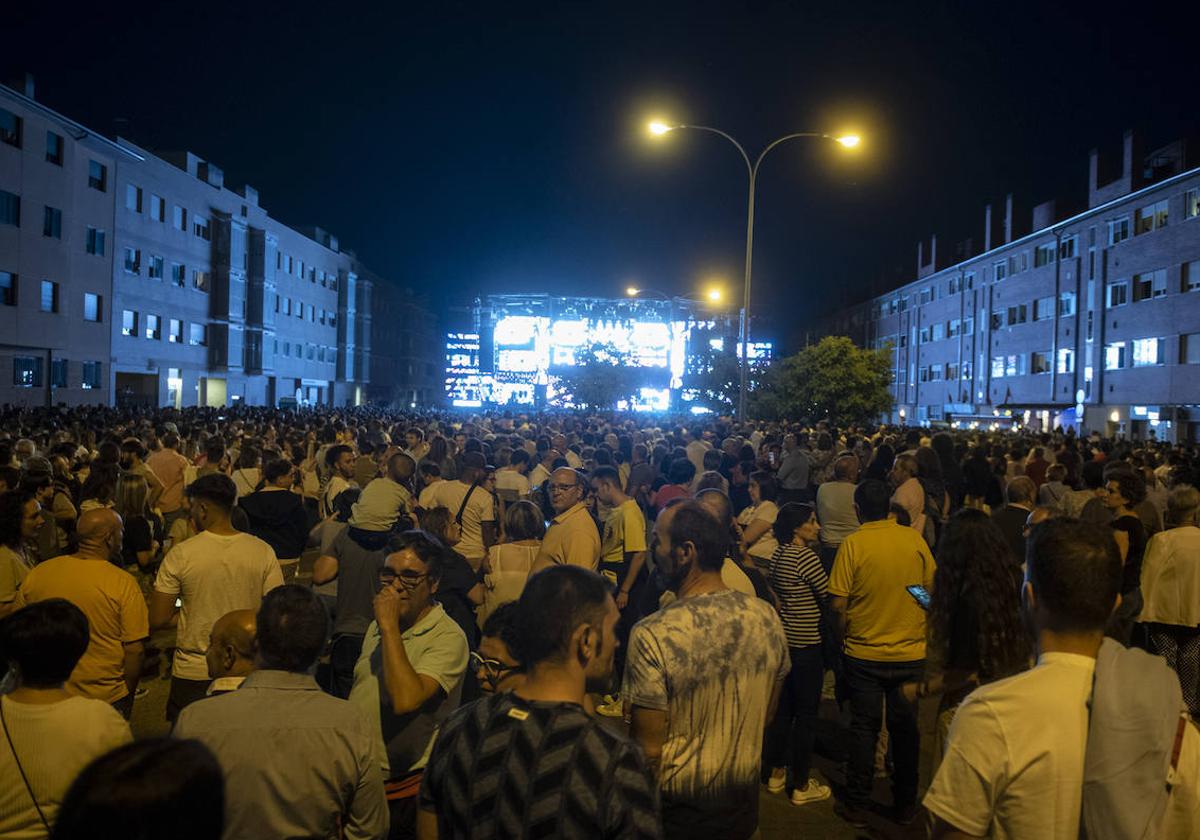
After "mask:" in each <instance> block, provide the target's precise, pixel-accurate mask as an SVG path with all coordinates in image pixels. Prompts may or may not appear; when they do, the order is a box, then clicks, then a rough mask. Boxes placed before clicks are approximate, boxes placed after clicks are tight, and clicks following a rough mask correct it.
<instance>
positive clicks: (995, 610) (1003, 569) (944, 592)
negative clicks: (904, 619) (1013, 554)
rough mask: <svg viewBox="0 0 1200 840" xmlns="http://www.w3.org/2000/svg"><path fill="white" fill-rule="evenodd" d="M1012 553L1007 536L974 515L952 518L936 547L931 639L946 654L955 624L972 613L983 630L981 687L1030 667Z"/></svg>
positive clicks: (975, 512)
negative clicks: (983, 683) (959, 618)
mask: <svg viewBox="0 0 1200 840" xmlns="http://www.w3.org/2000/svg"><path fill="white" fill-rule="evenodd" d="M1009 552H1010V549H1009V546H1008V542H1007V540H1005V538H1004V534H1003V532H1001V531H1000V529H999V528H998V527H997V526H996V524H995V523H994V522H992V521H991V519H990V518H989V517H988V516H987V514H985V513H983V512H982V511H978V510H973V509H964V510H961V511H959V512H958V513H956V514H954V516H952V517H951V518H950V520H949V521H948V522H947V523H946V525H945V528H944V529H943V531H942V538H941V541H940V542H939V544H938V552H937V571H936V572H935V573H934V576H933V593H932V599H931V602H930V605H929V628H930V639H931V641H932V644H933V645H934V646H935V647H936V648H938V649H940V650H941V651H942V652H943V654H945V653H947V652H948V651H949V647H950V644H951V641H952V640H951V636H952V634H953V632H954V626H955V623H956V618H958V617H960V615H961V612H962V611H964V610H965V611H967V612H969V613H973V614H974V616H975V619H976V621H977V622H978V629H979V635H978V638H977V639H976V640H975V646H976V647H977V649H978V656H979V661H978V663H977V666H978V673H979V678H980V681H981V682H987V681H990V680H995V679H999V678H1001V677H1006V676H1009V675H1011V674H1015V673H1017V672H1018V671H1022V670H1024V669H1025V668H1026V667H1027V665H1028V663H1029V652H1030V639H1029V636H1028V634H1027V633H1026V630H1025V626H1024V624H1023V623H1022V621H1021V608H1020V591H1021V580H1020V569H1019V568H1017V567H1016V566H1014V565H1013V563H1012V561H1011V559H1010V554H1009ZM954 641H956V642H960V641H968V640H954Z"/></svg>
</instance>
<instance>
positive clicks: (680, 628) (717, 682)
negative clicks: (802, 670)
mask: <svg viewBox="0 0 1200 840" xmlns="http://www.w3.org/2000/svg"><path fill="white" fill-rule="evenodd" d="M790 667H791V664H790V661H789V659H788V649H787V638H786V637H785V636H784V632H783V625H782V624H781V623H780V621H779V616H778V615H776V614H775V610H774V609H772V608H771V606H770V605H768V604H767V603H766V602H765V601H762V600H760V599H758V598H755V597H753V596H751V595H746V594H744V593H741V592H734V591H732V590H724V591H721V592H716V593H713V594H710V595H697V596H694V597H691V598H684V599H683V600H681V601H675V602H674V603H672V604H670V605H668V606H666V607H664V608H663V609H661V610H659V611H658V612H656V613H653V614H652V615H649V616H647V617H646V618H644V619H642V620H641V621H639V622H638V623H637V624H636V625H634V628H633V632H632V634H631V635H630V638H629V653H628V654H627V658H626V662H625V683H624V686H623V687H622V689H621V694H622V696H623V697H626V698H627V699H628V700H629V702H630V703H632V704H633V705H634V706H641V707H642V708H645V709H653V710H656V711H665V712H667V733H666V738H665V739H664V741H663V749H662V759H661V764H660V773H659V777H660V784H661V786H662V797H663V805H662V808H663V826H664V830H665V833H666V834H667V835H668V836H673V837H677V836H686V835H687V834H689V833H694V834H695V835H696V836H698V837H714V838H715V837H720V838H729V840H741V838H747V837H749V836H750V835H752V834H753V833H754V831H755V829H756V828H757V826H758V797H759V792H758V787H759V778H758V776H759V768H760V765H761V758H762V739H763V723H764V721H765V720H766V717H767V706H768V705H769V703H770V701H771V692H772V690H773V689H774V687H775V683H776V682H778V681H779V680H782V679H783V678H784V677H785V676H787V673H788V670H789V669H790Z"/></svg>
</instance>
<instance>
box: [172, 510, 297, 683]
mask: <svg viewBox="0 0 1200 840" xmlns="http://www.w3.org/2000/svg"><path fill="white" fill-rule="evenodd" d="M282 585H283V573H282V572H281V571H280V569H279V561H278V560H276V559H275V551H274V550H273V549H272V548H271V546H269V545H267V544H266V543H265V542H263V541H262V540H260V539H259V538H258V537H252V536H250V535H249V534H233V535H230V536H220V535H217V534H213V533H211V532H209V531H201V532H200V533H199V534H197V535H196V536H194V537H192V538H191V539H190V540H184V541H183V542H181V543H180V544H179V545H177V546H175V547H174V548H173V549H171V551H170V552H169V553H168V554H167V556H166V559H164V560H163V562H162V566H160V567H159V569H158V577H157V578H155V580H154V588H155V590H156V591H158V592H161V593H163V594H164V595H174V596H176V597H177V598H180V599H182V600H183V605H182V606H181V607H180V614H179V629H178V632H177V633H176V640H175V665H174V668H173V669H172V671H171V673H173V674H174V675H175V676H177V677H179V678H180V679H185V680H207V679H208V663H207V662H205V659H204V652H205V651H206V650H207V649H208V636H209V633H210V632H211V631H212V626H213V624H214V623H215V622H216V621H217V619H219V618H220V617H221V616H223V615H225V614H226V613H229V612H233V611H234V610H257V609H258V607H259V605H260V604H261V603H262V596H263V595H266V594H267V593H268V592H270V591H271V590H272V589H274V588H275V587H277V586H282Z"/></svg>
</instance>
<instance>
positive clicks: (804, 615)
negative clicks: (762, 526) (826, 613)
mask: <svg viewBox="0 0 1200 840" xmlns="http://www.w3.org/2000/svg"><path fill="white" fill-rule="evenodd" d="M768 569H769V571H768V579H769V580H770V583H771V588H772V589H773V590H775V594H776V595H777V596H778V597H779V617H780V618H781V619H783V630H784V632H785V633H786V634H787V643H788V647H810V646H812V645H819V644H820V643H821V628H820V621H821V604H820V601H823V600H825V595H826V590H827V588H828V586H829V579H828V578H827V577H826V575H825V568H824V567H823V566H822V565H821V561H820V559H819V558H818V557H817V555H816V554H814V553H813V552H812V550H811V549H810V548H808V547H807V546H801V545H781V546H779V547H778V548H777V549H775V553H774V554H772V555H771V560H770V564H769V566H768ZM818 599H820V600H818Z"/></svg>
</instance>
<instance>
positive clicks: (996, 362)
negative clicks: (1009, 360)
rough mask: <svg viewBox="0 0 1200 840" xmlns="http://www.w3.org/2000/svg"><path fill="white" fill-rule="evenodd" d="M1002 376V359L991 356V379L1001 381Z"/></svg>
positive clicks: (1001, 357)
mask: <svg viewBox="0 0 1200 840" xmlns="http://www.w3.org/2000/svg"><path fill="white" fill-rule="evenodd" d="M1003 376H1004V357H1003V356H992V379H1001V378H1003Z"/></svg>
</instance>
